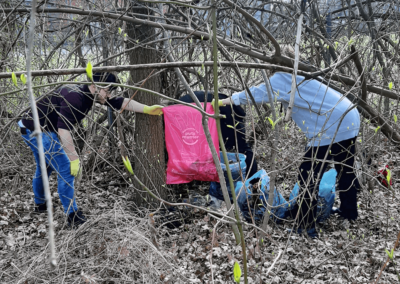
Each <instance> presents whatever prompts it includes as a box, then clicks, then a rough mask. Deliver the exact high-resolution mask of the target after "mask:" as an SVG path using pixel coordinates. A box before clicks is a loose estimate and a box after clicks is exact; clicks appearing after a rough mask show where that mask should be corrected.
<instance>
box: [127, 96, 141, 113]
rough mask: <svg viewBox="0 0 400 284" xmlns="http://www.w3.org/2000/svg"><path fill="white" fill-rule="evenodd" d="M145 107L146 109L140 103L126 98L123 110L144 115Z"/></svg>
mask: <svg viewBox="0 0 400 284" xmlns="http://www.w3.org/2000/svg"><path fill="white" fill-rule="evenodd" d="M144 107H145V105H144V104H141V103H138V102H137V101H134V100H131V99H127V98H124V102H123V103H122V106H121V109H126V110H128V111H134V112H140V113H143V110H144Z"/></svg>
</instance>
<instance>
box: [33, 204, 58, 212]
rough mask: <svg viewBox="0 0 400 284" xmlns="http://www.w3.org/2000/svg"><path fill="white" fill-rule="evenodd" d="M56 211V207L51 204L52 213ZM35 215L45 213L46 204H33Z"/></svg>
mask: <svg viewBox="0 0 400 284" xmlns="http://www.w3.org/2000/svg"><path fill="white" fill-rule="evenodd" d="M55 210H56V206H55V205H54V204H53V212H54V211H55ZM34 212H35V213H39V214H41V213H47V204H46V203H43V204H35V210H34Z"/></svg>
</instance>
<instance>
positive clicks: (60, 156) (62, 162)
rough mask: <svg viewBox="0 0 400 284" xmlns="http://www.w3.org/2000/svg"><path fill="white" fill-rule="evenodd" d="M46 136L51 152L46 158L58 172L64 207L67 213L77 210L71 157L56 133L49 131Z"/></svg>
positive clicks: (59, 191) (60, 195) (59, 193)
mask: <svg viewBox="0 0 400 284" xmlns="http://www.w3.org/2000/svg"><path fill="white" fill-rule="evenodd" d="M45 136H46V139H44V140H45V142H44V143H46V144H47V145H48V146H47V147H48V149H49V152H48V153H46V160H47V161H48V163H49V164H50V165H51V167H52V169H53V170H54V171H55V172H56V173H57V181H58V195H59V197H60V200H61V203H62V205H63V207H64V212H65V213H66V214H67V215H68V214H70V213H72V212H77V211H78V206H77V205H76V201H75V198H74V192H75V191H74V180H75V177H74V176H73V175H71V170H70V161H69V158H68V156H67V154H66V153H65V151H64V149H63V148H62V146H61V144H60V141H59V140H58V137H57V134H56V133H54V132H52V133H48V134H46V135H45ZM44 143H43V144H44Z"/></svg>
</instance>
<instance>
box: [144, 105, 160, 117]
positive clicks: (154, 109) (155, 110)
mask: <svg viewBox="0 0 400 284" xmlns="http://www.w3.org/2000/svg"><path fill="white" fill-rule="evenodd" d="M162 109H163V106H159V105H152V106H144V109H143V113H145V114H149V115H162V114H163V112H162Z"/></svg>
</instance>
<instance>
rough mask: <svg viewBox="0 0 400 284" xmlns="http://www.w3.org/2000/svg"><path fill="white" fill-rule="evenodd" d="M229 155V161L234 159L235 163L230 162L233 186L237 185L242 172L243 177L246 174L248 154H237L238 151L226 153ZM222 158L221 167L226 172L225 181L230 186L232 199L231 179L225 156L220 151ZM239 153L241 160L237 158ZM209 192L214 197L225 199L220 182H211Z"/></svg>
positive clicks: (229, 191) (229, 190)
mask: <svg viewBox="0 0 400 284" xmlns="http://www.w3.org/2000/svg"><path fill="white" fill-rule="evenodd" d="M226 154H227V156H228V160H229V161H233V162H234V163H229V161H228V164H229V168H230V169H231V173H232V178H233V186H235V187H236V183H237V182H238V180H240V173H242V175H243V177H245V175H246V155H244V154H240V153H239V154H236V153H226ZM219 155H220V158H221V167H222V171H223V172H224V177H225V182H226V186H227V188H228V193H229V196H230V197H231V200H232V194H231V189H230V186H229V179H228V173H227V171H226V164H225V161H224V157H223V156H222V152H220V153H219ZM237 155H238V156H239V161H238V159H237ZM209 194H210V195H211V196H213V197H216V198H217V199H220V200H224V196H223V194H222V190H221V186H220V184H219V182H211V184H210V191H209Z"/></svg>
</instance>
